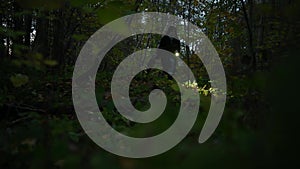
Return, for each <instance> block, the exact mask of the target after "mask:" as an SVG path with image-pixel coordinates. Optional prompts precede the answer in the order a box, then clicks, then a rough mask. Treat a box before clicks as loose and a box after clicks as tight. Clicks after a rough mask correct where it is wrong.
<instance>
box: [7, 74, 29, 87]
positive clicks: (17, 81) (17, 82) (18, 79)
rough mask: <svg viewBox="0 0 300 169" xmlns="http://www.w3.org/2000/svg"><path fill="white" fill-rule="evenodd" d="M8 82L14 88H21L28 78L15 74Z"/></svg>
mask: <svg viewBox="0 0 300 169" xmlns="http://www.w3.org/2000/svg"><path fill="white" fill-rule="evenodd" d="M10 81H11V82H12V84H13V86H14V87H21V86H23V85H25V84H27V83H28V81H29V78H28V76H26V75H22V74H16V75H14V76H11V77H10Z"/></svg>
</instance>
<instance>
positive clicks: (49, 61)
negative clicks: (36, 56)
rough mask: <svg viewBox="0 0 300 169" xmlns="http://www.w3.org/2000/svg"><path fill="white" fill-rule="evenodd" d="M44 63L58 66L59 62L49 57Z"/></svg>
mask: <svg viewBox="0 0 300 169" xmlns="http://www.w3.org/2000/svg"><path fill="white" fill-rule="evenodd" d="M44 64H45V65H48V66H56V65H57V62H56V61H55V60H49V59H47V60H45V61H44Z"/></svg>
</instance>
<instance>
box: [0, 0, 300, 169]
mask: <svg viewBox="0 0 300 169" xmlns="http://www.w3.org/2000/svg"><path fill="white" fill-rule="evenodd" d="M146 12H159V13H165V14H169V15H173V16H176V17H179V18H181V19H184V20H186V21H188V22H190V23H192V24H194V25H196V26H197V27H198V28H200V29H201V31H202V32H203V34H205V35H206V36H207V38H208V39H209V40H210V41H211V43H212V44H213V46H214V48H215V49H216V51H217V53H218V55H219V57H220V60H221V62H222V64H223V67H224V71H225V74H226V83H227V91H226V93H224V94H225V95H226V105H225V109H224V113H223V116H222V118H221V120H220V123H219V125H218V127H217V129H216V130H215V132H214V133H213V134H212V136H211V137H210V138H209V139H208V140H207V141H206V142H205V143H202V144H199V143H198V138H199V134H200V132H201V130H202V128H203V125H204V123H205V120H206V118H207V116H208V112H209V110H210V107H211V101H212V100H213V99H212V97H213V95H214V92H215V90H214V88H212V86H211V81H210V78H209V75H208V72H207V69H206V67H205V66H204V64H203V63H202V61H201V60H200V59H199V57H198V56H197V55H196V53H195V49H194V48H193V46H192V45H190V46H189V45H187V44H185V43H184V42H182V41H180V48H179V49H178V50H179V51H178V52H179V53H180V58H181V59H182V60H183V61H184V63H185V64H186V65H188V67H189V68H190V69H191V71H192V73H193V75H194V77H195V81H194V82H187V83H185V84H184V87H186V88H189V89H190V88H192V89H195V90H196V91H197V92H198V93H197V94H198V95H199V96H200V107H199V113H198V116H197V119H196V122H195V124H194V125H193V127H192V129H191V131H190V132H189V133H188V134H187V136H186V137H184V139H183V140H182V141H181V142H180V143H179V144H177V145H176V146H175V147H173V148H172V149H170V150H168V151H166V152H164V153H162V154H159V155H157V156H153V157H149V158H128V157H122V156H118V155H115V154H113V153H110V152H108V151H106V150H104V149H103V148H101V147H100V146H98V145H97V144H96V143H95V142H93V140H91V138H90V137H89V136H88V132H89V131H85V130H84V129H83V128H82V126H81V124H80V122H79V120H78V118H77V115H76V112H75V109H74V103H73V99H72V85H74V84H72V77H73V72H74V69H75V64H76V60H77V58H78V56H79V55H80V53H81V50H82V48H83V47H84V45H85V43H86V42H87V41H88V39H89V38H90V37H91V36H92V35H93V34H94V33H95V32H96V31H97V30H99V29H100V28H102V27H104V26H105V25H106V24H108V23H110V22H112V21H114V20H115V19H118V18H120V17H123V16H128V15H132V14H139V13H146ZM0 22H1V24H0V168H2V169H19V168H22V169H23V168H29V169H41V168H45V169H46V168H58V169H60V168H62V169H64V168H66V169H69V168H72V169H76V168H105V169H106V168H107V169H138V168H143V169H167V168H171V169H177V168H178V169H179V168H180V169H181V168H186V169H199V168H204V169H215V168H229V169H235V168H237V169H247V168H249V169H257V168H272V169H273V168H290V167H293V166H295V165H296V166H297V164H298V163H299V161H298V157H299V150H300V149H299V143H300V140H299V136H298V134H297V133H299V131H298V129H300V128H299V125H298V124H299V122H298V121H297V120H298V119H299V112H300V110H299V105H300V104H299V103H298V101H299V88H298V87H299V86H300V84H299V79H298V78H299V74H298V72H299V71H298V70H297V69H298V68H299V66H298V64H299V63H300V57H299V54H300V41H299V39H300V1H299V0H48V1H47V0H1V3H0ZM162 24H164V23H162ZM161 39H162V35H160V34H152V33H146V34H137V35H133V36H131V37H129V38H126V39H125V40H123V41H121V42H119V43H118V44H116V45H115V46H114V47H113V48H111V49H110V50H109V51H108V52H107V54H106V55H105V57H104V59H103V60H102V62H101V64H100V65H99V67H98V71H97V74H96V80H95V96H96V98H97V104H98V106H99V109H100V110H101V113H102V115H103V116H104V117H105V120H106V121H107V123H108V124H109V125H111V126H112V128H113V129H115V130H116V131H118V132H120V133H123V134H124V135H127V136H131V137H137V138H143V137H150V136H155V135H158V134H159V133H162V132H164V131H165V130H167V129H168V128H169V127H170V126H172V124H173V123H174V121H175V120H176V117H177V116H178V114H179V113H178V112H179V109H180V99H183V98H181V97H180V93H179V90H178V84H177V83H176V82H175V81H174V79H172V78H170V77H169V76H168V75H167V74H166V72H163V71H159V70H149V71H142V72H140V73H139V74H137V75H136V76H135V77H134V79H133V80H132V81H131V84H130V88H129V93H130V101H131V103H132V105H133V106H134V107H135V108H136V109H137V110H140V111H146V110H148V109H149V107H151V104H150V103H149V100H148V97H149V94H150V92H151V91H152V90H153V89H155V88H159V89H161V90H162V91H164V92H165V94H166V97H167V101H168V102H167V104H166V109H165V110H164V113H163V114H162V115H161V116H160V117H159V118H158V119H156V120H155V121H153V122H151V123H147V124H141V123H137V122H133V121H131V120H130V119H128V118H126V117H124V116H122V114H120V113H119V112H118V109H117V108H116V105H115V103H114V98H113V96H112V94H111V92H110V91H111V88H112V87H111V81H112V79H113V75H114V71H115V70H116V69H117V67H118V65H119V64H120V63H121V62H122V61H123V60H124V59H125V58H126V57H127V56H129V55H131V54H132V53H134V52H137V51H140V50H143V49H149V48H157V47H158V45H159V44H160V40H161ZM178 55H179V54H178ZM178 69H179V68H178ZM297 77H298V78H297ZM73 80H74V79H73ZM73 87H74V86H73ZM186 113H189V112H186ZM104 136H105V137H104ZM104 136H103V138H102V139H104V140H106V141H107V142H110V141H111V142H112V138H110V136H109V135H104ZM110 144H112V145H113V144H114V143H110ZM146 147H147V145H145V149H146Z"/></svg>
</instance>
